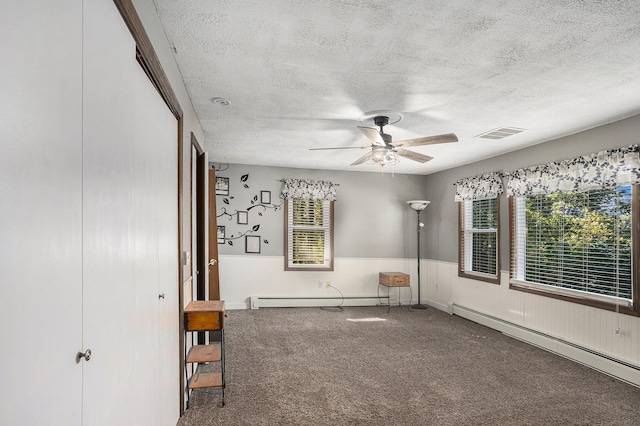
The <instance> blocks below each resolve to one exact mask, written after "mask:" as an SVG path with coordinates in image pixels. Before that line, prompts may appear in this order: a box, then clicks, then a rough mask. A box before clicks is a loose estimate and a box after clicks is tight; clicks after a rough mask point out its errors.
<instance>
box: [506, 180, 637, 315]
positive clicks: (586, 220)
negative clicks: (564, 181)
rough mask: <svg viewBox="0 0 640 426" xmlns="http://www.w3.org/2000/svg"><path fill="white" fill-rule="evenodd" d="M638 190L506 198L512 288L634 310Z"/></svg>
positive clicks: (631, 188) (634, 312) (618, 189)
mask: <svg viewBox="0 0 640 426" xmlns="http://www.w3.org/2000/svg"><path fill="white" fill-rule="evenodd" d="M637 192H638V186H637V185H626V186H619V187H617V188H601V189H593V190H588V191H583V192H561V193H552V194H537V195H529V196H516V197H512V200H511V203H512V206H511V209H510V211H511V230H512V236H511V239H512V242H511V281H510V282H511V285H512V287H515V288H519V289H523V290H526V291H532V292H535V293H539V294H546V295H551V296H553V297H558V298H562V299H565V300H571V301H574V302H578V303H583V304H587V305H592V306H598V307H602V308H608V309H613V308H615V309H620V310H621V311H625V312H627V313H631V314H634V315H637V314H638V313H639V312H640V311H639V309H638V290H639V285H638V277H637V271H638V266H637V262H636V261H634V258H635V259H637V258H638V254H639V253H638V246H639V245H638V231H637V230H638V227H639V223H638V219H639V218H638V211H639V208H638V194H637ZM634 253H635V254H634Z"/></svg>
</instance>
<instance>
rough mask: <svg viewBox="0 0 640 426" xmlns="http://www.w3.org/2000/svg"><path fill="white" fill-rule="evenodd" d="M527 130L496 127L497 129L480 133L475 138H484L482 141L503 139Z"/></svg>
mask: <svg viewBox="0 0 640 426" xmlns="http://www.w3.org/2000/svg"><path fill="white" fill-rule="evenodd" d="M525 130H527V129H519V128H517V127H498V128H497V129H493V130H489V131H488V132H485V133H480V134H479V135H477V136H476V138H484V139H503V138H506V137H507V136H513V135H517V134H518V133H522V132H524V131H525Z"/></svg>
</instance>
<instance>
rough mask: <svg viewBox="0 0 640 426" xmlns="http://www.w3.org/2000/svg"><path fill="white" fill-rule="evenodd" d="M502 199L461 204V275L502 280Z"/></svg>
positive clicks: (496, 280) (487, 279) (495, 280)
mask: <svg viewBox="0 0 640 426" xmlns="http://www.w3.org/2000/svg"><path fill="white" fill-rule="evenodd" d="M498 212H499V201H498V198H497V197H495V198H485V199H479V200H469V199H467V200H463V201H461V202H460V203H459V215H458V217H459V238H460V241H459V244H458V250H459V262H458V265H459V270H458V275H459V276H461V277H466V278H473V279H477V280H481V281H487V282H491V283H495V284H499V283H500V265H499V250H498V241H499V234H498V225H499V223H500V220H499V214H498Z"/></svg>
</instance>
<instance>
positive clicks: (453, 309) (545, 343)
mask: <svg viewBox="0 0 640 426" xmlns="http://www.w3.org/2000/svg"><path fill="white" fill-rule="evenodd" d="M449 312H450V313H452V314H453V315H458V316H460V317H463V318H466V319H468V320H470V321H473V322H476V323H478V324H482V325H484V326H487V327H489V328H492V329H494V330H497V331H500V332H501V333H503V334H506V335H508V336H511V337H513V338H515V339H518V340H522V341H524V342H526V343H529V344H532V345H534V346H537V347H539V348H542V349H545V350H547V351H549V352H553V353H556V354H558V355H560V356H563V357H565V358H568V359H571V360H573V361H576V362H578V363H580V364H583V365H586V366H587V367H591V368H593V369H595V370H598V371H600V372H602V373H605V374H608V375H610V376H613V377H615V378H617V379H620V380H622V381H624V382H627V383H629V384H631V385H634V386H638V387H640V366H637V365H634V364H631V363H628V362H625V361H622V360H619V359H616V358H613V357H611V356H608V355H605V354H602V353H599V352H597V351H594V350H591V349H589V348H585V347H584V346H580V345H576V344H575V343H571V342H568V341H566V340H563V339H560V338H557V337H553V336H550V335H548V334H545V333H541V332H539V331H535V330H532V329H530V328H526V327H523V326H521V325H518V324H514V323H512V322H509V321H506V320H503V319H501V318H497V317H494V316H491V315H487V314H485V313H482V312H478V311H476V310H473V309H470V308H467V307H465V306H461V305H458V304H455V303H453V304H450V305H449Z"/></svg>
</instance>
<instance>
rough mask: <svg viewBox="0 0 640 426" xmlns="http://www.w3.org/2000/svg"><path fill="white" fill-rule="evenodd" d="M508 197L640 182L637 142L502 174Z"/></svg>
mask: <svg viewBox="0 0 640 426" xmlns="http://www.w3.org/2000/svg"><path fill="white" fill-rule="evenodd" d="M505 177H506V179H507V195H508V196H510V197H511V196H530V195H538V194H553V193H557V192H576V191H588V190H592V189H602V188H615V187H618V186H621V185H629V184H636V183H640V156H639V155H638V145H632V146H629V147H626V148H616V149H610V150H607V151H600V152H597V153H594V154H588V155H584V156H582V157H578V158H574V159H572V160H563V161H557V162H553V163H549V164H541V165H538V166H532V167H527V168H524V169H519V170H515V171H513V172H509V173H505Z"/></svg>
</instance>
